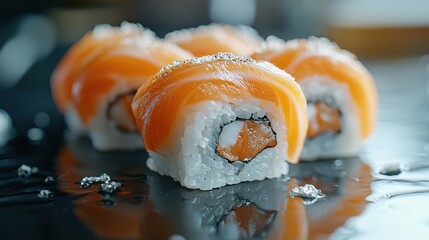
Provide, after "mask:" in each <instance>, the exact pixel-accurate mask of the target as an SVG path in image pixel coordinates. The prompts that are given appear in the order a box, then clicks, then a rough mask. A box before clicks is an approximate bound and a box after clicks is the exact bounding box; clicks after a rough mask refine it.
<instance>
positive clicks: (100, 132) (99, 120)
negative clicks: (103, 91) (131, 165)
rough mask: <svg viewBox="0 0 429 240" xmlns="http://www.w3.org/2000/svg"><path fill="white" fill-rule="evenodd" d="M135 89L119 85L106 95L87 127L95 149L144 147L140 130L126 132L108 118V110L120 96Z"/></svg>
mask: <svg viewBox="0 0 429 240" xmlns="http://www.w3.org/2000/svg"><path fill="white" fill-rule="evenodd" d="M132 90H133V89H130V88H128V87H124V86H123V87H118V88H115V90H114V91H112V92H110V93H108V95H106V96H104V97H103V98H104V99H103V100H100V102H102V103H101V104H100V106H99V107H98V108H97V113H96V115H95V117H94V118H92V120H91V122H90V123H89V125H88V127H87V131H88V133H89V137H90V138H91V140H92V144H93V146H94V148H95V149H97V150H99V151H115V150H139V149H144V147H143V143H142V140H141V135H140V133H138V132H126V131H123V130H121V129H119V128H118V127H117V126H116V123H115V122H113V121H112V120H111V119H109V118H108V114H107V110H108V107H109V105H110V103H112V102H113V101H114V100H115V99H116V98H117V97H118V96H121V95H123V94H127V93H129V92H131V91H132Z"/></svg>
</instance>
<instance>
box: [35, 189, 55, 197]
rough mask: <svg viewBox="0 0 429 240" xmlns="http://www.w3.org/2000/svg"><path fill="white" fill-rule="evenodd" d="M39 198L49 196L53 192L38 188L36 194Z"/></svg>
mask: <svg viewBox="0 0 429 240" xmlns="http://www.w3.org/2000/svg"><path fill="white" fill-rule="evenodd" d="M37 196H38V197H39V198H51V197H53V196H54V193H53V192H51V191H50V190H40V192H39V193H38V194H37Z"/></svg>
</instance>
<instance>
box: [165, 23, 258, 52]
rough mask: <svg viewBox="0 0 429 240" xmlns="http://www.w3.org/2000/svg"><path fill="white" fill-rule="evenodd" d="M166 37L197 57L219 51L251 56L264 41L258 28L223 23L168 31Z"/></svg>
mask: <svg viewBox="0 0 429 240" xmlns="http://www.w3.org/2000/svg"><path fill="white" fill-rule="evenodd" d="M165 39H166V40H167V41H171V42H174V43H176V44H177V45H179V46H180V47H181V48H183V49H186V50H188V51H189V52H191V53H192V54H194V55H195V56H197V57H201V56H205V55H211V54H216V53H218V52H230V53H234V54H237V55H242V56H249V55H250V54H252V53H253V51H254V50H255V49H256V48H257V47H258V46H259V45H260V44H261V43H262V42H263V39H262V38H261V37H260V36H259V34H258V33H257V32H256V30H255V29H253V28H251V27H249V26H242V25H240V26H231V25H222V24H210V25H203V26H199V27H197V28H189V29H183V30H178V31H174V32H171V33H168V34H167V35H166V36H165Z"/></svg>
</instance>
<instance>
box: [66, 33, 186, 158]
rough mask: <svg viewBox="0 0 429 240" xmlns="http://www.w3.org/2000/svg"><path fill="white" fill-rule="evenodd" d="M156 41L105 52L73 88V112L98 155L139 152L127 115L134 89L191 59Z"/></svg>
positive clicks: (131, 118) (137, 136) (130, 115)
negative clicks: (171, 65)
mask: <svg viewBox="0 0 429 240" xmlns="http://www.w3.org/2000/svg"><path fill="white" fill-rule="evenodd" d="M191 57H192V55H191V54H190V53H188V52H186V51H185V50H183V49H181V48H179V47H177V46H175V45H172V44H168V43H165V42H162V41H160V40H156V39H153V40H152V41H140V40H139V39H127V41H124V42H123V43H122V44H119V45H118V46H117V47H116V48H113V49H111V50H109V51H105V52H104V53H103V54H101V55H100V56H99V57H98V58H97V59H96V60H95V61H93V62H92V63H91V64H90V66H88V68H87V70H86V71H85V72H84V73H83V74H82V75H81V76H80V78H79V80H77V81H76V82H75V83H74V86H73V108H74V109H75V112H76V113H77V116H78V117H79V119H80V121H81V122H82V123H83V125H84V126H85V127H86V128H87V129H88V133H89V136H90V138H91V140H92V143H93V145H94V147H95V148H96V149H97V150H100V151H110V150H134V149H142V148H143V144H142V141H141V137H140V134H139V132H138V130H137V127H136V125H135V121H134V116H133V113H132V111H131V102H132V99H133V97H134V94H135V93H136V91H137V89H138V88H139V87H140V86H141V85H142V84H144V83H145V82H146V81H147V80H148V79H149V78H150V77H151V76H152V75H154V74H155V73H157V72H158V71H159V70H160V69H161V67H162V66H164V65H167V64H169V63H171V62H173V61H175V60H178V59H179V60H183V59H187V58H191Z"/></svg>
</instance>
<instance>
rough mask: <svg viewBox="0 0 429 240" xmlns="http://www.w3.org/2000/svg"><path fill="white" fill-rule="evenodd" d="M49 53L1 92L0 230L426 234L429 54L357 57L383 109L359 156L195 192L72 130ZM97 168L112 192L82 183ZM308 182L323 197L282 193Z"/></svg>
mask: <svg viewBox="0 0 429 240" xmlns="http://www.w3.org/2000/svg"><path fill="white" fill-rule="evenodd" d="M57 55H58V57H57V56H56V55H55V56H52V57H51V59H50V60H46V61H42V62H40V63H38V65H36V66H34V67H33V68H32V69H31V70H30V72H29V73H28V74H27V75H26V76H25V78H24V79H23V81H22V82H20V83H19V84H18V85H17V86H15V87H14V88H12V89H10V90H8V91H3V92H2V93H1V95H0V109H3V110H5V112H7V114H8V115H10V117H11V119H12V124H13V128H12V130H11V131H9V133H8V135H9V136H11V138H12V139H11V140H10V141H9V142H8V143H7V144H6V145H5V146H3V147H0V216H1V218H0V222H1V231H0V239H98V238H101V239H404V238H412V239H424V238H425V237H426V236H427V233H428V232H429V215H428V214H427V213H428V212H429V204H427V202H428V200H429V159H428V158H429V131H427V129H429V107H428V106H429V95H428V83H429V82H428V80H429V77H428V76H429V75H428V74H429V67H428V64H429V57H416V58H411V59H400V60H385V61H371V62H366V63H365V64H366V66H367V67H368V68H369V69H370V71H371V72H372V73H373V74H374V77H375V79H376V82H377V86H378V91H379V97H380V102H379V105H380V109H379V119H378V124H377V129H376V132H375V133H374V135H373V136H372V137H371V138H370V139H368V141H366V142H365V144H364V146H363V147H362V151H361V153H360V155H359V156H358V157H355V158H349V159H331V160H323V161H317V162H304V163H300V164H297V165H290V170H289V174H288V175H287V176H284V177H283V178H281V179H271V180H264V181H255V182H246V183H241V184H237V185H232V186H226V187H222V188H219V189H214V190H211V191H199V190H189V189H186V188H183V187H181V186H180V185H179V184H178V183H177V182H174V181H173V180H172V179H171V178H169V177H163V176H160V175H158V174H157V173H155V172H152V171H150V170H149V169H147V167H146V165H145V161H146V159H147V157H148V155H147V153H146V152H144V151H141V152H114V153H100V152H97V151H96V150H94V149H93V148H92V146H91V143H90V141H89V140H88V139H87V138H85V137H80V138H77V137H74V136H72V134H70V133H69V132H68V131H67V130H66V129H65V127H64V122H63V119H62V117H61V115H60V114H59V113H58V112H57V111H56V110H55V108H54V106H53V103H52V99H51V96H50V90H49V74H50V72H51V71H52V68H53V67H54V66H55V62H57V61H58V59H59V57H60V56H61V55H62V52H60V51H59V52H58V53H57ZM39 80H40V81H39ZM29 89H32V90H31V91H30V90H29ZM2 114H5V113H2ZM23 166H24V168H23ZM103 173H106V174H107V175H108V176H110V178H111V180H112V181H116V182H120V183H121V187H120V188H119V191H117V192H115V191H114V192H109V191H106V190H105V189H104V190H103V188H102V187H101V184H93V185H91V186H89V187H88V188H81V187H79V181H80V180H81V179H83V178H84V177H86V176H100V175H102V174H103ZM305 184H312V185H314V186H315V187H317V188H318V189H321V191H322V192H323V194H325V197H324V198H322V199H319V200H318V201H315V202H309V201H307V200H306V199H304V200H303V199H301V198H299V197H291V196H290V191H291V189H292V188H294V187H297V186H302V185H305Z"/></svg>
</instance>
